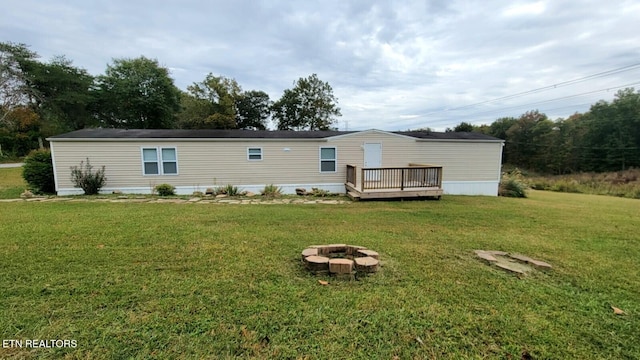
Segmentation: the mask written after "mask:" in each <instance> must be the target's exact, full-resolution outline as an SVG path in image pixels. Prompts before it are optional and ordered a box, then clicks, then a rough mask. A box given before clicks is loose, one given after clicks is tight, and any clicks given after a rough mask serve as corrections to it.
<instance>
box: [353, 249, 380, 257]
mask: <svg viewBox="0 0 640 360" xmlns="http://www.w3.org/2000/svg"><path fill="white" fill-rule="evenodd" d="M357 256H359V257H367V256H370V257H372V258H374V259H378V260H380V255H379V254H378V253H377V252H375V251H373V250H366V249H363V250H358V253H357Z"/></svg>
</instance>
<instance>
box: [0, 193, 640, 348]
mask: <svg viewBox="0 0 640 360" xmlns="http://www.w3.org/2000/svg"><path fill="white" fill-rule="evenodd" d="M638 214H640V202H638V201H637V200H630V199H622V198H614V197H604V196H592V195H578V194H563V193H552V192H537V191H532V192H531V194H530V198H528V199H509V198H492V197H464V196H444V197H443V199H442V200H441V201H407V202H357V203H351V204H346V205H211V204H209V205H202V204H181V205H177V204H133V203H73V202H64V203H27V202H20V203H4V204H0V219H2V221H1V222H0V234H2V236H0V285H1V286H0V338H2V339H73V340H76V341H77V347H76V348H75V349H74V348H66V349H25V348H22V349H19V348H0V358H12V357H14V358H45V359H54V358H60V357H66V358H69V359H80V358H82V359H86V358H92V359H94V358H98V359H100V358H139V359H143V358H163V359H164V358H190V359H191V358H193V359H196V358H234V357H239V358H264V359H268V358H294V359H295V358H308V359H316V358H318V359H341V358H343V359H346V358H349V359H350V358H361V359H393V358H394V357H395V356H397V358H398V359H414V358H416V359H423V358H427V359H431V358H434V359H448V358H450V359H459V358H471V359H481V358H505V359H509V358H511V359H520V358H521V357H523V358H526V357H527V355H528V356H531V357H532V358H534V359H606V358H610V359H624V358H627V359H632V358H636V359H637V358H638V356H639V354H640V336H639V334H640V317H639V314H640V273H639V269H640V266H639V264H640V239H639V237H640V236H639V235H638V229H640V216H638ZM324 243H349V244H356V245H363V246H367V247H369V248H371V249H373V250H376V251H378V252H379V253H380V254H381V260H382V261H383V263H384V267H383V268H382V269H381V271H380V272H378V273H377V274H375V275H373V276H370V277H367V278H363V279H359V280H358V281H348V280H336V279H333V278H331V277H329V276H321V277H315V276H313V275H310V274H308V273H307V272H306V271H305V270H304V268H303V267H302V266H301V264H300V260H299V253H300V251H302V250H303V249H304V248H305V247H306V246H308V245H313V244H324ZM474 249H493V250H505V251H509V252H518V253H523V254H526V255H529V256H532V257H534V258H538V259H541V260H544V261H547V262H549V263H551V264H553V265H554V270H553V271H550V272H547V273H542V272H540V273H536V274H532V275H530V276H527V277H524V278H521V279H519V278H518V277H516V276H513V275H511V274H508V273H505V272H503V271H500V270H498V269H496V268H494V267H490V266H487V265H485V264H484V263H483V262H481V261H479V260H477V259H476V258H474V254H473V250H474ZM318 279H323V280H328V281H329V283H330V284H329V285H328V286H322V285H319V284H318V281H317V280H318ZM611 306H616V307H618V308H621V309H622V310H624V311H625V312H626V315H615V314H614V313H613V310H612V308H611ZM523 355H524V356H523Z"/></svg>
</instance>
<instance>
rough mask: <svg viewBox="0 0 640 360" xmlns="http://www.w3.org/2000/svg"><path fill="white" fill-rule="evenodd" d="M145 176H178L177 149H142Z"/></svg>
mask: <svg viewBox="0 0 640 360" xmlns="http://www.w3.org/2000/svg"><path fill="white" fill-rule="evenodd" d="M142 173H143V174H144V175H178V154H177V151H176V148H175V147H145V148H142Z"/></svg>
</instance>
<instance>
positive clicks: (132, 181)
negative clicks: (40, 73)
mask: <svg viewBox="0 0 640 360" xmlns="http://www.w3.org/2000/svg"><path fill="white" fill-rule="evenodd" d="M156 146H157V147H165V146H166V147H175V148H176V149H177V156H178V175H143V174H142V157H141V149H142V148H143V147H156ZM320 146H332V145H327V142H325V141H298V142H294V141H264V142H259V141H220V140H218V141H179V142H176V141H91V142H78V141H74V142H63V141H55V142H53V144H52V147H53V149H54V156H55V160H56V175H57V178H58V188H72V187H73V184H72V183H71V179H70V167H71V166H74V165H78V164H79V163H80V161H82V160H85V159H86V158H89V160H90V161H91V164H92V165H94V166H101V165H105V167H106V176H107V185H106V186H107V187H109V188H119V187H141V186H142V187H145V186H153V185H157V184H161V183H169V184H171V185H174V186H202V185H204V186H209V185H216V184H217V185H225V184H238V185H240V184H242V185H253V184H255V185H260V184H270V183H274V184H284V183H341V182H344V177H345V170H344V167H345V166H344V164H343V163H342V161H341V159H340V157H341V153H340V149H337V154H338V171H337V172H336V173H320V163H319V151H320V150H319V149H320ZM248 147H260V148H262V161H249V160H248V159H247V148H248ZM285 149H289V151H285Z"/></svg>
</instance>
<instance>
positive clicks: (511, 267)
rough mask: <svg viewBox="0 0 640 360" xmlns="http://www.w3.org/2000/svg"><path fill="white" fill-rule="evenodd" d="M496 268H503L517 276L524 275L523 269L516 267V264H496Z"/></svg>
mask: <svg viewBox="0 0 640 360" xmlns="http://www.w3.org/2000/svg"><path fill="white" fill-rule="evenodd" d="M496 266H497V267H499V268H501V269H504V270H507V271H511V272H514V273H516V274H520V275H524V270H522V269H521V268H519V267H517V266H514V264H509V263H496Z"/></svg>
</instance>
